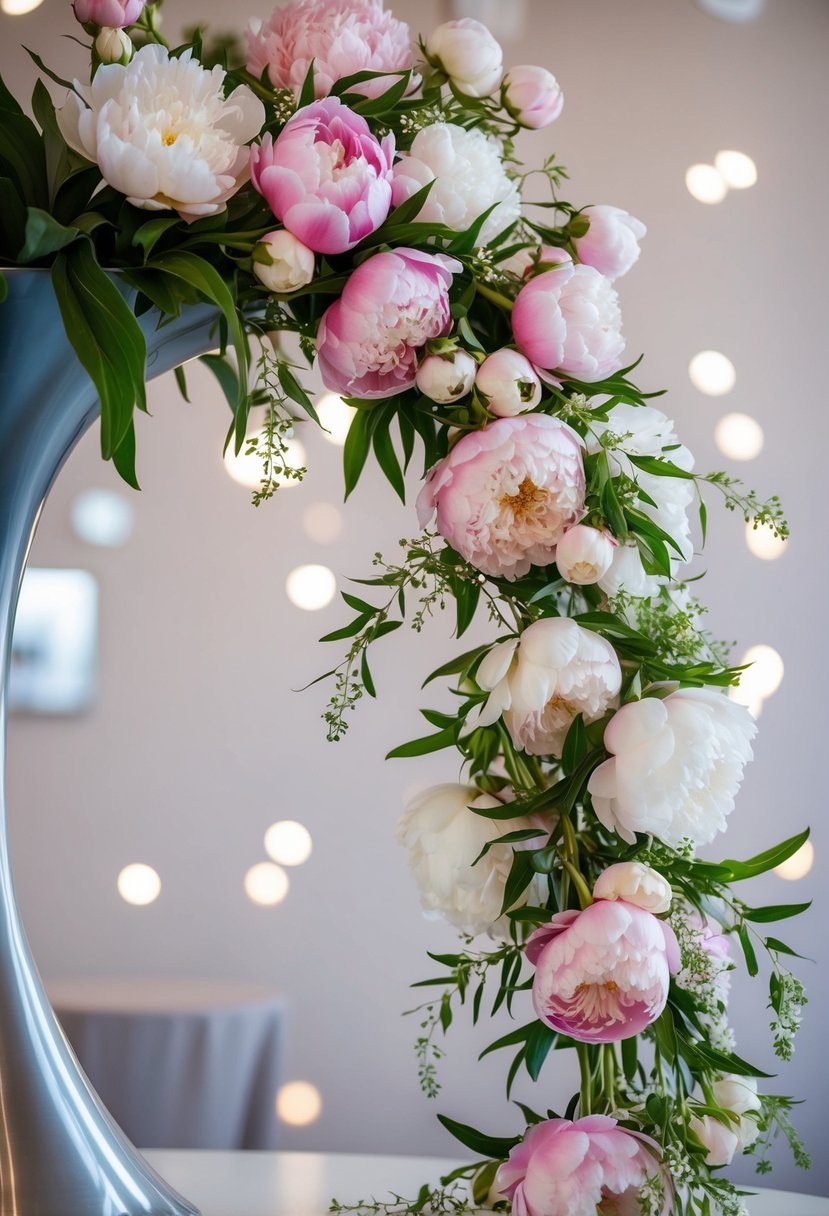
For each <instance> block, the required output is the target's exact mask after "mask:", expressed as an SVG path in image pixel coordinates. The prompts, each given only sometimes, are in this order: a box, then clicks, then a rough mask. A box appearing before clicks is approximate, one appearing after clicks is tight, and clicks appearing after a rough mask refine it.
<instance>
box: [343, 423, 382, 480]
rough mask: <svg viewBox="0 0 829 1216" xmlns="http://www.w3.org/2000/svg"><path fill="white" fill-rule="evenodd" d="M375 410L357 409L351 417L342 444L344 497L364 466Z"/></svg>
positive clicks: (369, 448)
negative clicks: (364, 410)
mask: <svg viewBox="0 0 829 1216" xmlns="http://www.w3.org/2000/svg"><path fill="white" fill-rule="evenodd" d="M374 417H375V412H374V411H373V410H372V411H369V412H365V413H364V412H363V411H362V410H358V411H357V413H356V414H355V415H354V417H353V418H352V419H351V426H350V427H349V428H348V435H347V436H346V440H345V444H344V446H343V470H344V472H345V497H346V498H348V496H349V494H351V492H352V490H353V489H354V487H355V486H356V485H357V482H358V481H359V480H360V474H361V473H362V471H363V469H364V468H365V464H366V460H367V459H368V454H369V452H370V451H371V436H372V433H373V431H374V427H375V425H376V424H375V422H374Z"/></svg>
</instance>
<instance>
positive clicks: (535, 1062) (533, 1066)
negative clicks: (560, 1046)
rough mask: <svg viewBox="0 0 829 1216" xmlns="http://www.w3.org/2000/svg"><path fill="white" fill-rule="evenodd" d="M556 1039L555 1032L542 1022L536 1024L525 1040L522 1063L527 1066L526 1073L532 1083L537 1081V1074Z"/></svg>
mask: <svg viewBox="0 0 829 1216" xmlns="http://www.w3.org/2000/svg"><path fill="white" fill-rule="evenodd" d="M557 1038H558V1035H557V1034H556V1032H555V1031H554V1030H551V1029H550V1027H549V1026H547V1025H545V1023H544V1022H536V1024H535V1026H534V1027H533V1029H532V1030H531V1032H530V1035H529V1038H528V1039H527V1049H526V1051H525V1053H524V1063H525V1064H526V1065H527V1072H528V1073H529V1074H530V1076H531V1077H532V1079H533V1080H534V1081H537V1080H538V1074H539V1073H540V1072H541V1068H542V1065H543V1063H544V1061H545V1060H546V1059H547V1055H548V1054H549V1051H550V1048H551V1047H552V1046H553V1044H554V1043H555V1041H556V1039H557Z"/></svg>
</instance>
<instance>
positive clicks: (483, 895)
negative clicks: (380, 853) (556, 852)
mask: <svg viewBox="0 0 829 1216" xmlns="http://www.w3.org/2000/svg"><path fill="white" fill-rule="evenodd" d="M501 805H502V804H501V803H500V802H499V801H498V799H497V798H493V797H492V796H491V795H489V794H482V793H481V792H480V790H477V789H476V788H475V787H474V786H472V785H459V784H455V783H451V784H446V785H435V786H432V787H431V788H430V789H428V790H425V791H424V792H423V793H422V794H418V795H417V797H416V798H414V799H413V800H412V802H410V803H409V805H408V807H407V808H406V810H405V812H404V814H403V817H402V819H401V820H400V823H399V825H398V829H397V836H398V840H399V841H400V843H401V844H402V845H403V846H404V847H405V848H406V849H408V852H409V865H410V866H411V868H412V872H413V873H414V876H415V881H416V882H417V885H418V887H419V889H420V902H421V905H422V907H423V909H424V911H425V912H428V913H433V914H435V915H439V916H442V917H443V918H444V920H447V921H448V922H449V924H450V925H454V927H455V928H456V929H459V930H460V931H461V933H468V934H470V935H471V936H474V935H476V934H478V933H484V932H490V933H493V934H494V935H496V936H504V937H508V936H509V921H508V920H507V919H506V918H503V919H501V920H499V917H500V916H501V907H502V905H503V902H504V888H505V885H506V881H507V876H508V875H509V872H510V868H511V866H512V859H513V847H512V845H509V844H496V845H494V846H493V847H492V848H491V849H490V850H489V852H488V853H487V854H486V855H485V856H484V857H482V858H481V860H480V861H479V862H478V863H477V865H473V864H472V863H473V862H474V861H475V858H476V857H477V856H478V854H479V853H480V851H481V849H482V848H483V847H484V845H485V844H487V843H488V842H489V841H490V840H494V839H496V837H498V836H503V835H504V833H505V832H507V831H513V830H516V829H521V828H529V827H539V836H542V835H544V834H545V830H544V829H543V828H542V827H541V826H540V825H539V824H537V823H535V822H532V821H530V820H529V819H515V820H513V819H511V820H510V821H509V824H503V823H500V822H498V821H497V820H494V819H487V818H486V817H485V816H483V815H476V814H475V813H474V812H473V811H471V810H470V809H469V808H470V807H477V808H478V809H479V810H487V809H489V808H494V807H500V806H501ZM536 843H537V842H536ZM519 847H520V846H519ZM542 887H543V889H542ZM545 898H546V882H544V880H542V879H541V878H538V879H536V880H534V883H533V886H532V887H531V888H530V891H529V894H525V895H524V896H522V898H521V900H520V903H521V904H524V903H527V902H528V901H529V902H531V903H536V902H538V903H542V904H543V902H544V900H545Z"/></svg>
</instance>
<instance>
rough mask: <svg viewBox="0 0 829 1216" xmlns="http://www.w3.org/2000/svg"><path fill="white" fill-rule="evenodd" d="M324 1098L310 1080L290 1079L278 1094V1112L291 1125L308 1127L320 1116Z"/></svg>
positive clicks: (283, 1120)
mask: <svg viewBox="0 0 829 1216" xmlns="http://www.w3.org/2000/svg"><path fill="white" fill-rule="evenodd" d="M321 1112H322V1098H321V1097H320V1092H319V1090H318V1089H317V1087H316V1085H312V1084H311V1082H310V1081H288V1082H286V1084H285V1085H281V1086H280V1088H279V1092H278V1094H277V1095H276V1113H277V1115H278V1116H279V1118H280V1119H281V1120H282V1122H283V1123H289V1124H290V1125H291V1127H307V1126H308V1124H309V1123H313V1122H314V1121H315V1120H316V1119H318V1118H319V1116H320V1113H321Z"/></svg>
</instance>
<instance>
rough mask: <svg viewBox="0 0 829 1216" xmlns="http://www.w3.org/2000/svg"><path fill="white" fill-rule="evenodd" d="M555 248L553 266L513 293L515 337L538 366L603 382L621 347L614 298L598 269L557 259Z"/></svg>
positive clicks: (618, 362) (613, 368)
mask: <svg viewBox="0 0 829 1216" xmlns="http://www.w3.org/2000/svg"><path fill="white" fill-rule="evenodd" d="M543 252H545V253H546V252H548V251H543ZM551 252H552V251H551ZM554 252H555V254H556V257H557V259H558V261H559V264H558V265H557V266H556V267H555V269H553V270H547V271H544V272H543V273H542V274H538V275H536V276H535V278H533V279H530V281H529V283H527V284H526V285H525V286H524V287H522V288H521V290H520V291H519V293H518V295H517V297H516V300H515V306H514V307H513V310H512V332H513V333H514V335H515V341H516V342H517V343H518V346H519V348H520V349H521V350H522V351H523V352H524V354H525V355H526V356H527V358H528V359H529V360H530V361H531V362H532V363H535V364H536V365H537V366H538V367H544V368H547V369H548V370H549V371H559V372H561V373H562V374H563V375H565V376H573V377H575V378H576V379H578V380H584V381H587V382H588V383H593V382H594V381H596V380H603V379H604V378H605V377H606V376H609V375H610V374H611V372H615V371H618V370H619V368H620V367H621V365H622V355H623V353H624V349H625V343H624V339H623V338H622V332H621V327H622V315H621V313H620V311H619V299H618V296H617V295H616V292H615V291H614V289H613V287H612V285H611V283H610V281H609V280H608V279H606V278H605V277H604V275H601V274H599V272H598V270H594V269H593V267H592V266H581V265H579V266H575V265H573V263H572V262H571V261H564V262H562V261H561V258H562V253H561V251H560V250H555V251H554Z"/></svg>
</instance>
